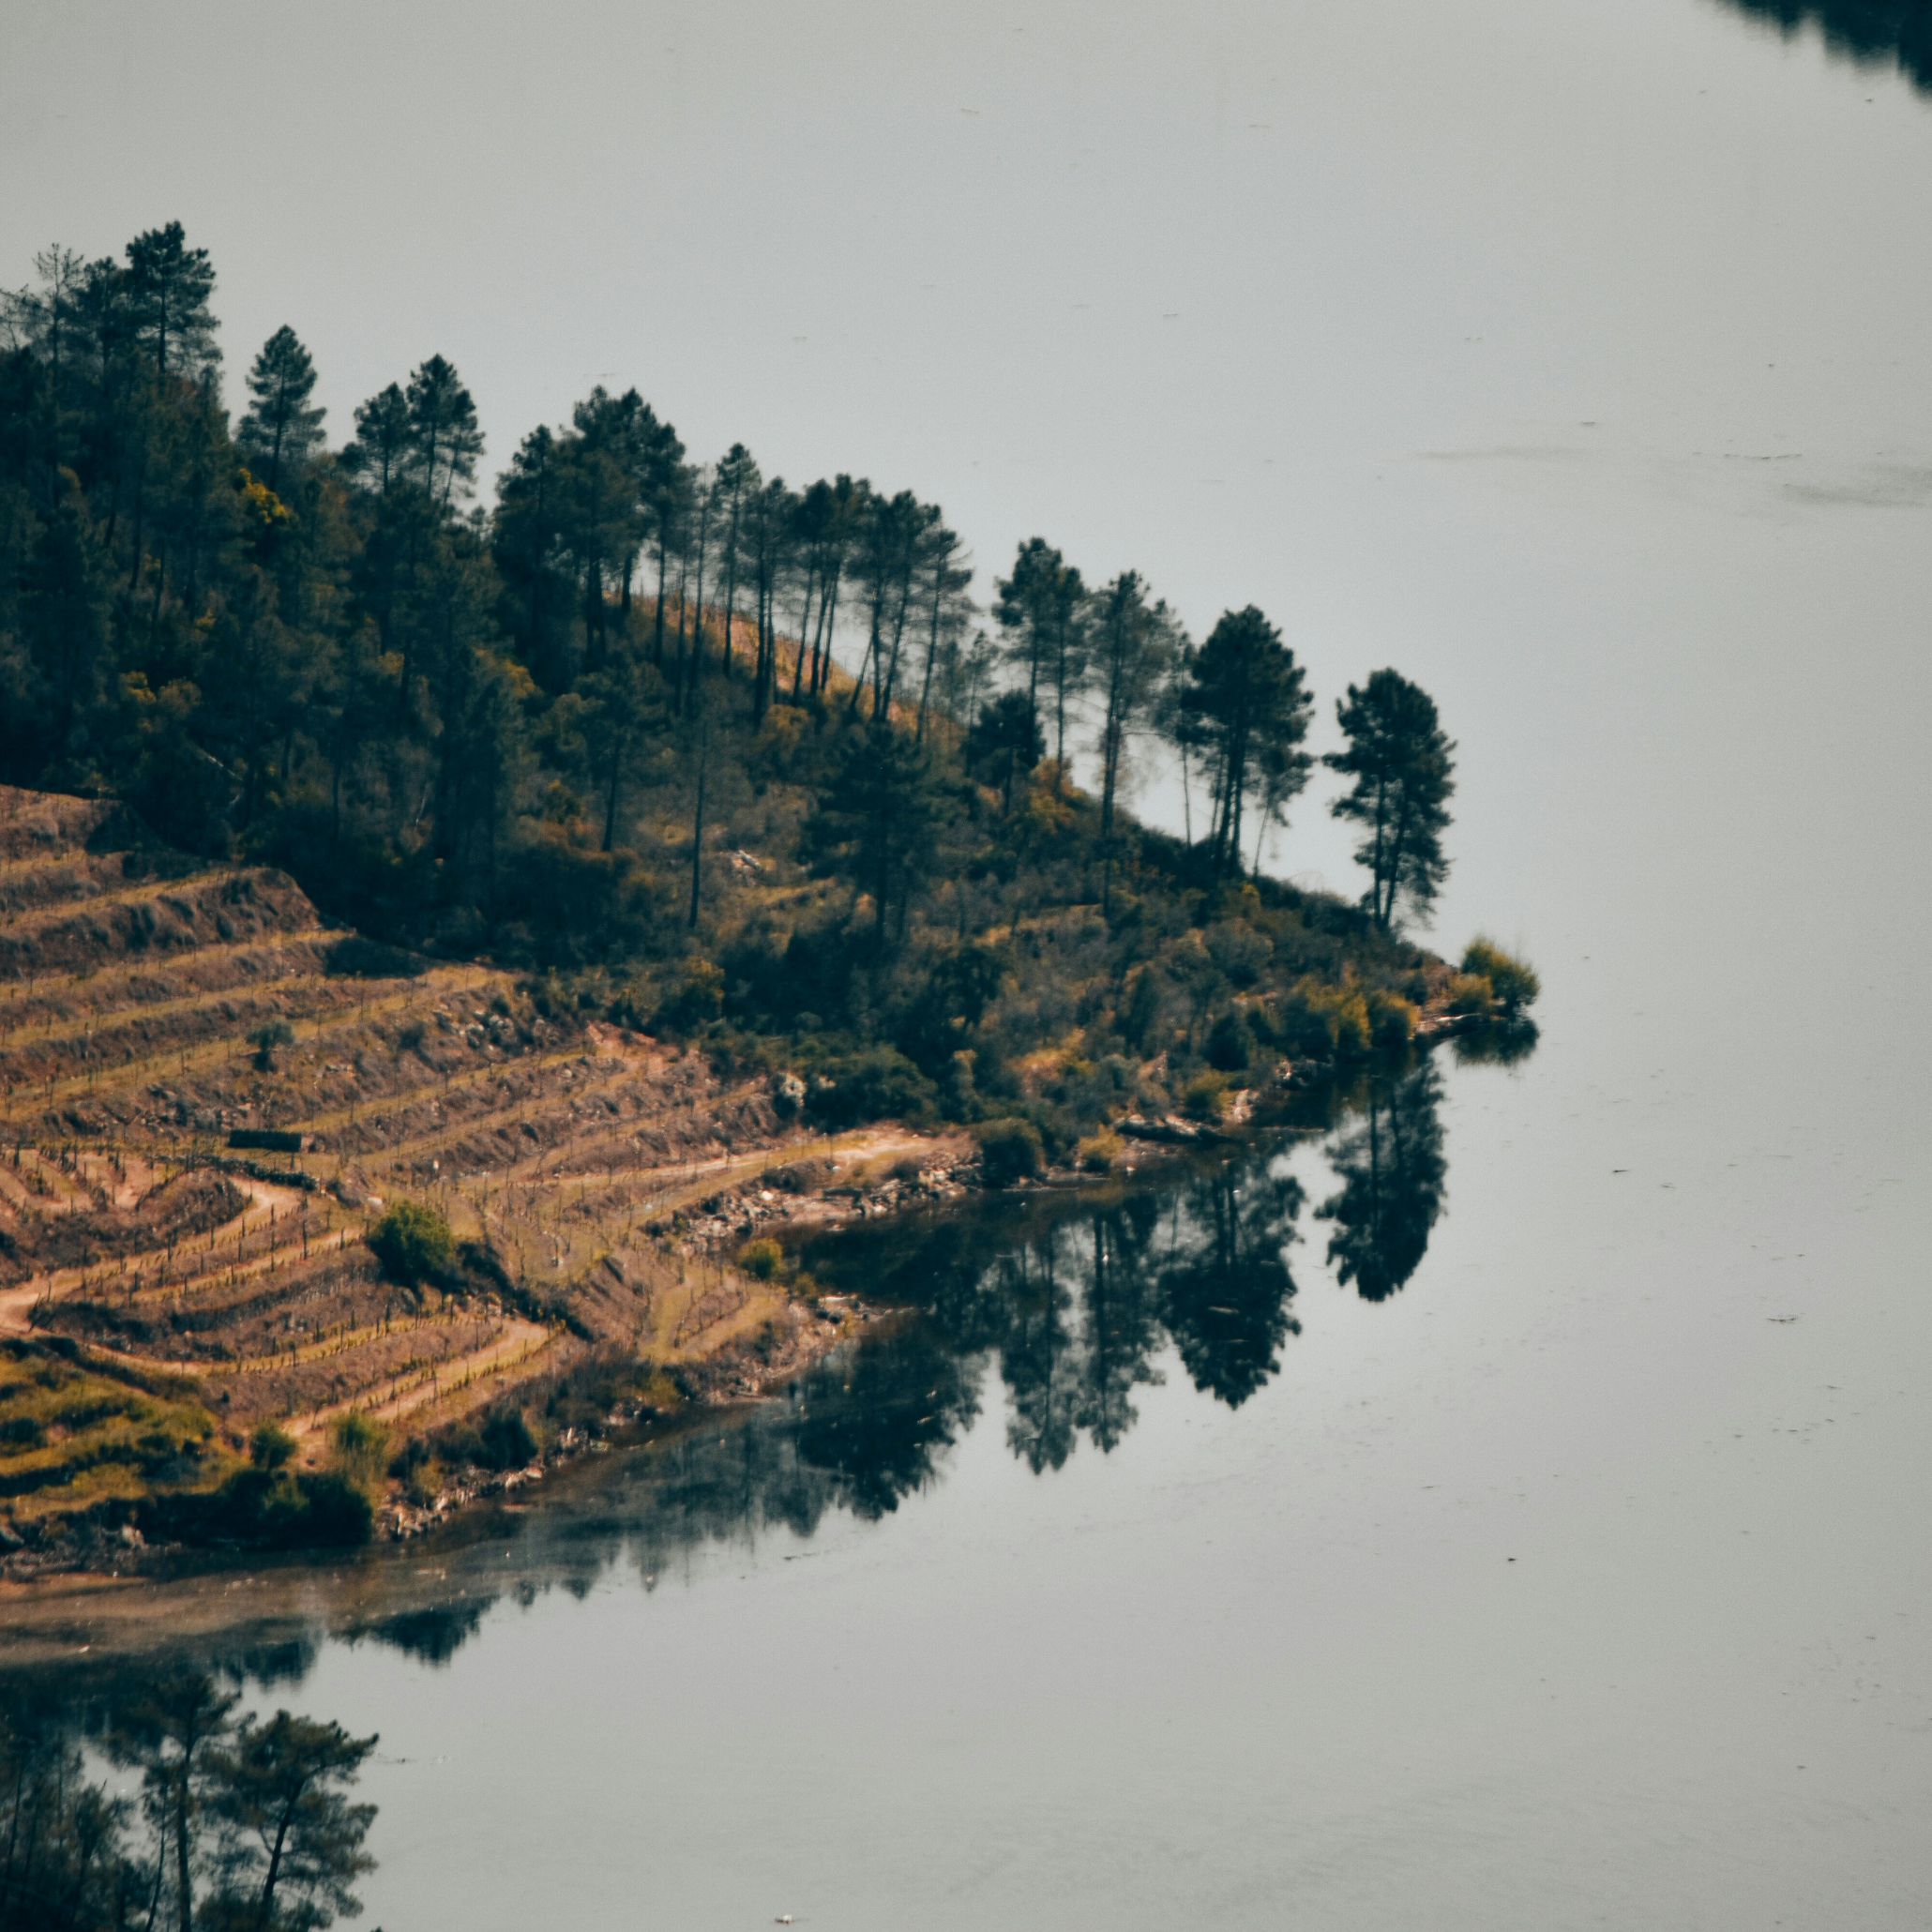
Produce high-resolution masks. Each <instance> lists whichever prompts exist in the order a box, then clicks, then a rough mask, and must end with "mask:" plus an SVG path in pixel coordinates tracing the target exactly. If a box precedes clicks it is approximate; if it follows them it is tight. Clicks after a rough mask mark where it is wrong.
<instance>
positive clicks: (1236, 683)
mask: <svg viewBox="0 0 1932 1932" xmlns="http://www.w3.org/2000/svg"><path fill="white" fill-rule="evenodd" d="M1313 709H1314V705H1313V702H1312V701H1311V700H1310V698H1309V697H1308V692H1307V677H1306V673H1305V672H1303V670H1302V668H1301V666H1300V665H1299V664H1297V663H1296V662H1295V660H1294V653H1293V652H1292V651H1291V650H1290V649H1289V648H1288V647H1287V646H1286V645H1285V644H1284V643H1283V642H1282V641H1281V633H1280V632H1279V631H1278V630H1277V629H1275V626H1273V625H1272V624H1270V623H1269V622H1268V620H1267V619H1266V618H1265V617H1264V616H1262V615H1261V613H1260V611H1258V610H1257V609H1256V608H1255V607H1254V606H1253V605H1252V604H1250V605H1249V606H1248V607H1247V608H1246V609H1245V611H1224V612H1223V613H1222V617H1221V621H1220V622H1219V623H1218V624H1217V625H1215V627H1214V630H1213V631H1212V633H1211V634H1210V635H1209V637H1208V641H1207V642H1206V643H1204V644H1203V645H1202V646H1201V647H1200V650H1199V651H1197V652H1195V653H1194V654H1193V655H1192V657H1189V658H1188V659H1187V672H1186V683H1185V686H1184V687H1183V688H1182V690H1181V693H1180V719H1179V723H1180V732H1179V735H1180V737H1181V740H1182V742H1183V744H1184V746H1185V745H1199V746H1201V747H1204V748H1205V749H1206V750H1207V751H1208V753H1209V757H1210V760H1211V762H1212V763H1213V765H1214V768H1215V810H1214V823H1213V828H1212V830H1211V831H1210V833H1209V838H1208V843H1209V849H1210V851H1211V853H1213V858H1214V865H1215V870H1216V871H1220V872H1238V871H1239V870H1240V869H1241V830H1242V817H1243V812H1244V808H1245V803H1246V799H1247V794H1248V790H1249V788H1250V786H1253V785H1258V784H1259V785H1264V786H1265V788H1266V789H1265V796H1266V798H1267V800H1268V801H1269V802H1268V804H1267V805H1266V806H1265V807H1264V811H1265V812H1278V811H1279V810H1280V808H1281V807H1282V806H1283V805H1285V804H1286V802H1287V801H1288V800H1289V799H1290V798H1292V797H1294V796H1295V795H1296V794H1297V793H1298V792H1300V791H1301V790H1302V788H1303V787H1304V786H1305V785H1306V783H1307V781H1308V773H1309V770H1310V768H1311V767H1312V765H1313V763H1314V761H1313V760H1312V759H1311V758H1309V757H1308V756H1307V755H1306V753H1305V752H1304V751H1303V750H1302V748H1301V747H1302V741H1303V740H1304V739H1305V738H1306V736H1307V734H1308V719H1309V716H1310V714H1311V712H1312V711H1313Z"/></svg>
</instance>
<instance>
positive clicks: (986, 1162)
mask: <svg viewBox="0 0 1932 1932" xmlns="http://www.w3.org/2000/svg"><path fill="white" fill-rule="evenodd" d="M974 1139H975V1140H978V1142H979V1158H980V1167H981V1170H982V1172H983V1173H984V1174H985V1176H986V1179H987V1183H988V1185H990V1186H993V1187H1010V1186H1012V1185H1013V1184H1014V1182H1016V1181H1019V1180H1023V1179H1025V1178H1026V1177H1027V1176H1028V1175H1030V1174H1037V1173H1038V1172H1039V1171H1040V1170H1041V1169H1042V1168H1044V1167H1045V1166H1046V1165H1047V1149H1046V1143H1045V1142H1044V1141H1042V1140H1041V1139H1040V1130H1039V1128H1037V1127H1036V1126H1034V1124H1033V1123H1032V1122H1031V1121H1023V1120H999V1121H982V1122H981V1123H980V1124H979V1125H978V1126H977V1127H975V1128H974Z"/></svg>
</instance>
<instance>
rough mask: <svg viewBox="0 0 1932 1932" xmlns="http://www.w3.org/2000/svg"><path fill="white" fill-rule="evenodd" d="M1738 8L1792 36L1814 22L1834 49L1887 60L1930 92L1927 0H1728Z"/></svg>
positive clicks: (1931, 28) (1931, 37)
mask: <svg viewBox="0 0 1932 1932" xmlns="http://www.w3.org/2000/svg"><path fill="white" fill-rule="evenodd" d="M1728 4H1729V5H1730V6H1732V7H1734V8H1737V10H1738V11H1739V12H1740V13H1746V14H1749V15H1750V16H1751V17H1752V18H1753V19H1755V20H1761V21H1769V22H1771V23H1773V24H1774V25H1775V26H1776V27H1777V28H1778V29H1779V30H1780V32H1782V33H1783V34H1784V35H1785V36H1786V37H1787V38H1789V37H1790V36H1791V35H1793V34H1795V33H1797V32H1798V31H1799V30H1800V29H1801V28H1803V27H1805V26H1815V27H1817V28H1818V29H1819V32H1820V33H1821V34H1822V35H1823V36H1824V40H1825V45H1826V46H1827V47H1829V48H1830V49H1831V50H1832V52H1833V53H1837V54H1841V55H1844V56H1846V57H1848V58H1849V59H1852V60H1856V61H1862V62H1885V63H1889V64H1890V65H1892V66H1894V67H1896V68H1898V70H1899V72H1900V73H1902V74H1904V75H1905V76H1906V77H1907V78H1908V79H1909V81H1910V82H1911V83H1912V84H1913V85H1914V86H1916V87H1918V88H1920V89H1922V90H1924V91H1926V92H1932V13H1928V11H1927V9H1926V8H1925V7H1924V4H1923V0H1728Z"/></svg>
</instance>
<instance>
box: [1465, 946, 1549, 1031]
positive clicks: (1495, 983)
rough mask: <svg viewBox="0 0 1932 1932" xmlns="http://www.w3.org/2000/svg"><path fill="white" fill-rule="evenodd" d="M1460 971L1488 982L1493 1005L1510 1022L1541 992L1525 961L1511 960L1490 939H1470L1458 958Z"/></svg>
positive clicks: (1541, 984)
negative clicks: (1499, 1008) (1460, 962)
mask: <svg viewBox="0 0 1932 1932" xmlns="http://www.w3.org/2000/svg"><path fill="white" fill-rule="evenodd" d="M1462 970H1463V971H1464V972H1465V973H1471V974H1481V976H1482V977H1483V978H1485V979H1487V981H1488V982H1489V987H1490V989H1491V991H1493V992H1494V993H1495V995H1496V1004H1498V1005H1499V1006H1501V1007H1502V1010H1503V1012H1504V1014H1505V1015H1507V1016H1508V1018H1510V1019H1515V1018H1516V1017H1517V1014H1519V1013H1520V1012H1521V1011H1522V1010H1523V1008H1524V1007H1525V1006H1530V1005H1533V1004H1535V1001H1536V995H1537V994H1538V993H1540V992H1541V991H1542V990H1543V982H1542V981H1541V980H1540V979H1538V978H1537V976H1536V969H1535V968H1534V967H1533V966H1531V965H1529V964H1528V963H1527V962H1526V961H1524V960H1521V959H1517V958H1511V957H1510V955H1509V954H1507V953H1505V952H1504V951H1503V950H1502V947H1501V946H1500V945H1498V944H1497V943H1495V941H1494V940H1488V939H1481V938H1478V939H1472V940H1471V941H1470V943H1469V950H1468V951H1467V952H1465V953H1464V954H1463V956H1462Z"/></svg>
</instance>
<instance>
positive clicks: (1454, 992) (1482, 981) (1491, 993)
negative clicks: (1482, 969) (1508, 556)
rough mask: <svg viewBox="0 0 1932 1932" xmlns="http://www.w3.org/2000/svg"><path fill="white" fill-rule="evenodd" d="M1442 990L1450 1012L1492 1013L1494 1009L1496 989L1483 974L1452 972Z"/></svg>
mask: <svg viewBox="0 0 1932 1932" xmlns="http://www.w3.org/2000/svg"><path fill="white" fill-rule="evenodd" d="M1442 990H1443V993H1444V996H1445V997H1446V998H1447V1000H1448V1003H1449V1010H1450V1012H1452V1013H1457V1014H1469V1013H1493V1012H1494V1011H1495V1010H1496V989H1495V988H1494V987H1493V986H1491V985H1490V984H1489V981H1488V979H1487V977H1486V976H1485V975H1484V974H1480V973H1452V974H1450V975H1449V982H1448V984H1447V986H1445V987H1444V988H1443V989H1442Z"/></svg>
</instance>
